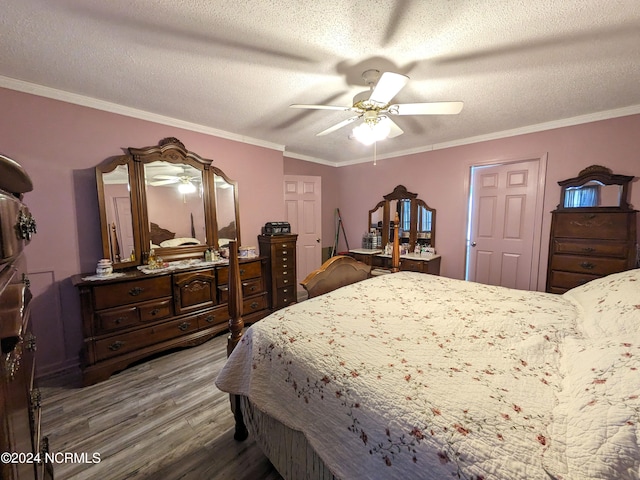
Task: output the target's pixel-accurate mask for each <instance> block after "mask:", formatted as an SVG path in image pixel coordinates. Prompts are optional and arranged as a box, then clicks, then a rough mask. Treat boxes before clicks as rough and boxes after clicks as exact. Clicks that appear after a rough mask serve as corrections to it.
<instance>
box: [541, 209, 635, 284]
mask: <svg viewBox="0 0 640 480" xmlns="http://www.w3.org/2000/svg"><path fill="white" fill-rule="evenodd" d="M635 263H636V212H635V211H630V212H623V211H616V212H614V211H593V210H588V211H582V212H567V211H555V212H553V213H552V220H551V240H550V246H549V268H548V273H547V291H548V292H551V293H564V292H566V291H567V290H569V289H571V288H573V287H576V286H578V285H582V284H583V283H586V282H588V281H590V280H593V279H596V278H600V277H602V276H605V275H609V274H611V273H616V272H621V271H624V270H629V269H631V268H634V266H635Z"/></svg>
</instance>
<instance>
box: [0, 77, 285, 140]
mask: <svg viewBox="0 0 640 480" xmlns="http://www.w3.org/2000/svg"><path fill="white" fill-rule="evenodd" d="M0 87H4V88H8V89H10V90H16V91H19V92H23V93H30V94H32V95H37V96H40V97H46V98H51V99H53V100H60V101H62V102H66V103H72V104H75V105H80V106H83V107H89V108H95V109H96V110H102V111H105V112H110V113H116V114H118V115H124V116H125V117H132V118H137V119H139V120H147V121H149V122H153V123H159V124H161V125H168V126H170V127H176V128H183V129H185V130H191V131H193V132H198V133H204V134H207V135H213V136H215V137H220V138H224V139H226V140H233V141H236V142H240V143H246V144H249V145H254V146H257V147H264V148H269V149H272V150H278V151H280V152H284V149H285V147H284V145H280V144H276V143H271V142H267V141H265V140H260V139H257V138H251V137H245V136H243V135H238V134H236V133H232V132H227V131H225V130H218V129H217V128H211V127H207V126H205V125H200V124H198V123H191V122H186V121H184V120H179V119H177V118H172V117H167V116H164V115H158V114H155V113H151V112H147V111H145V110H139V109H136V108H131V107H126V106H124V105H119V104H117V103H111V102H106V101H104V100H98V99H97V98H91V97H86V96H84V95H78V94H76V93H70V92H65V91H64V90H58V89H55V88H51V87H45V86H42V85H37V84H35V83H29V82H25V81H22V80H16V79H14V78H9V77H3V76H1V75H0Z"/></svg>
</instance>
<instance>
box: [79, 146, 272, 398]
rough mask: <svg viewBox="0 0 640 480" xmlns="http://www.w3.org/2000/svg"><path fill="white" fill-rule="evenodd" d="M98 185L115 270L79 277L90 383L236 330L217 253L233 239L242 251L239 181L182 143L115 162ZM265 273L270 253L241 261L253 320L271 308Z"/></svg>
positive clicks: (135, 151) (100, 170)
mask: <svg viewBox="0 0 640 480" xmlns="http://www.w3.org/2000/svg"><path fill="white" fill-rule="evenodd" d="M96 181H97V189H98V204H99V208H100V219H101V228H102V247H103V256H104V258H105V259H108V260H110V261H111V262H112V264H113V273H111V274H107V275H103V276H97V275H96V274H94V273H93V272H92V273H85V274H79V275H75V276H74V277H72V282H73V284H74V285H75V286H76V287H77V288H78V291H79V293H80V301H81V307H82V333H83V338H84V342H83V348H82V351H81V367H82V372H83V382H84V384H85V385H91V384H94V383H96V382H99V381H102V380H104V379H106V378H109V376H110V375H112V374H113V373H115V372H117V371H120V370H122V369H124V368H126V367H127V366H129V365H130V364H132V363H133V362H136V361H139V360H142V359H144V358H146V357H149V356H151V355H153V354H156V353H159V352H162V351H166V350H169V349H173V348H176V347H187V346H194V345H198V344H201V343H203V342H205V341H206V340H208V339H210V338H212V337H213V336H214V335H216V334H218V333H220V332H223V331H225V330H227V329H228V323H227V322H228V321H229V318H230V316H229V311H228V301H229V291H228V282H229V264H228V261H227V260H224V259H216V260H215V261H213V260H209V259H208V257H209V256H210V255H211V251H212V250H213V251H220V252H223V251H224V249H225V248H226V247H228V244H229V242H230V241H232V240H233V241H235V242H236V243H237V245H241V244H240V227H239V225H240V216H239V208H238V195H237V185H236V183H235V182H234V181H232V180H230V179H229V178H228V177H227V176H226V175H225V174H224V173H223V172H222V171H221V170H220V169H218V168H216V167H214V166H213V165H212V160H209V159H205V158H202V157H200V156H199V155H198V154H196V153H194V152H190V151H188V150H186V148H185V146H184V145H183V144H182V143H181V142H180V141H179V140H177V139H175V138H166V139H164V140H162V141H161V142H160V143H159V145H157V146H151V147H144V148H133V147H131V148H129V149H128V154H126V155H121V156H118V157H114V158H111V159H108V160H107V161H106V162H105V163H104V164H103V165H100V166H98V167H97V168H96ZM266 275H267V259H266V258H265V257H260V256H256V257H253V258H245V259H242V260H241V261H240V278H241V281H242V293H243V305H242V306H243V318H244V321H245V323H253V322H255V321H258V320H260V319H261V318H263V317H265V316H266V315H267V314H268V313H269V311H270V309H269V307H270V305H269V300H268V292H267V277H266Z"/></svg>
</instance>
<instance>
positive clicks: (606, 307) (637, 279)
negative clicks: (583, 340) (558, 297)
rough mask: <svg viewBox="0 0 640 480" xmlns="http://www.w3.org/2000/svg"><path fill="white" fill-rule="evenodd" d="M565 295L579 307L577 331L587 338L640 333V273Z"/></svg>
mask: <svg viewBox="0 0 640 480" xmlns="http://www.w3.org/2000/svg"><path fill="white" fill-rule="evenodd" d="M563 295H564V297H565V298H567V299H569V300H571V301H572V302H574V303H575V304H577V305H578V309H579V310H580V314H579V318H578V327H579V328H580V329H581V330H582V332H583V333H584V334H585V335H586V336H588V337H591V338H601V337H603V336H611V335H632V334H638V332H640V269H637V268H636V269H634V270H627V271H626V272H620V273H614V274H611V275H608V276H606V277H602V278H598V279H596V280H592V281H590V282H589V283H585V284H584V285H581V286H579V287H575V288H572V289H571V290H569V291H568V292H566V293H564V294H563Z"/></svg>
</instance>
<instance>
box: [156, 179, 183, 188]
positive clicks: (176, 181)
mask: <svg viewBox="0 0 640 480" xmlns="http://www.w3.org/2000/svg"><path fill="white" fill-rule="evenodd" d="M179 181H180V180H179V179H177V178H174V179H172V180H157V181H154V182H149V185H151V186H152V187H158V186H160V185H169V184H171V183H178V182H179Z"/></svg>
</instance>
